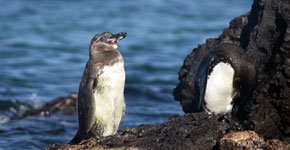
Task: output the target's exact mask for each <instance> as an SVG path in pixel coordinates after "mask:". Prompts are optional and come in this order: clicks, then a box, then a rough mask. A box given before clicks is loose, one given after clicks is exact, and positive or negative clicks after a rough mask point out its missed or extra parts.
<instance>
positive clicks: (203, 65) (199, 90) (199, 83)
mask: <svg viewBox="0 0 290 150" xmlns="http://www.w3.org/2000/svg"><path fill="white" fill-rule="evenodd" d="M211 61H212V60H211V57H210V56H209V54H207V55H206V56H205V57H203V58H202V59H201V60H200V61H199V64H198V66H197V69H196V74H195V78H194V90H195V94H196V98H195V101H194V104H195V105H194V107H195V110H196V111H198V112H199V111H202V110H203V108H202V105H203V104H204V103H205V102H204V95H205V90H206V85H207V76H208V72H209V67H210V64H211Z"/></svg>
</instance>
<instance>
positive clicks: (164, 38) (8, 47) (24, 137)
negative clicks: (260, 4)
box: [0, 0, 252, 149]
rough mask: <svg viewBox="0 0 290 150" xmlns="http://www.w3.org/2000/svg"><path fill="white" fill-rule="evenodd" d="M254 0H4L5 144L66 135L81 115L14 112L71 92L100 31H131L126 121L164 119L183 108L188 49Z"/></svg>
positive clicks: (0, 139)
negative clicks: (180, 97)
mask: <svg viewBox="0 0 290 150" xmlns="http://www.w3.org/2000/svg"><path fill="white" fill-rule="evenodd" d="M251 3H252V1H251V0H242V1H241V0H219V1H213V0H195V1H178V0H146V1H144V0H138V1H136V0H134V1H133V0H132V1H129V0H127V1H120V0H110V1H101V0H80V1H77V0H73V1H72V0H71V1H67V0H9V1H7V0H0V4H1V9H0V66H1V68H0V77H1V78H0V149H39V148H43V147H46V146H47V145H49V144H52V143H66V142H68V141H69V140H70V139H71V138H72V136H73V135H74V134H75V131H76V129H77V117H76V114H74V115H64V114H62V113H57V114H53V115H51V116H49V117H38V116H31V117H27V118H24V119H16V120H10V117H11V116H12V115H11V114H17V112H19V111H20V110H22V109H30V108H31V107H33V108H35V107H39V106H41V105H43V104H44V103H46V102H49V101H50V100H52V99H54V98H56V97H58V96H65V95H68V94H69V93H71V92H76V91H78V85H79V82H80V79H81V76H82V73H83V69H84V66H85V63H86V61H87V59H88V46H89V42H90V40H91V38H92V37H93V36H94V35H95V34H96V33H99V32H103V31H111V32H114V33H116V32H121V31H125V32H127V33H128V37H127V38H126V39H124V40H122V41H121V42H120V46H119V47H120V48H119V49H120V51H121V53H122V54H123V56H124V58H125V63H126V79H127V80H126V93H125V95H126V100H127V110H126V117H125V121H124V122H123V123H122V125H121V128H125V127H135V126H137V125H140V124H143V123H146V124H153V123H161V122H164V121H166V120H167V118H168V117H169V116H171V115H173V114H183V112H182V110H181V107H180V105H179V104H178V103H177V102H175V101H174V100H173V96H172V90H173V88H174V87H175V85H176V84H177V83H178V75H177V73H178V71H179V69H180V67H181V65H182V63H183V60H184V58H185V56H186V55H187V54H188V53H190V52H191V50H192V49H193V48H194V47H196V46H197V45H198V44H202V43H204V42H205V40H206V39H207V38H210V37H217V36H218V35H219V34H220V33H221V32H222V31H223V29H224V28H226V27H227V26H228V25H229V24H228V23H229V21H230V20H232V19H233V18H234V17H236V16H239V15H241V14H243V13H245V12H247V11H249V10H250V8H251Z"/></svg>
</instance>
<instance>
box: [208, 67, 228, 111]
mask: <svg viewBox="0 0 290 150" xmlns="http://www.w3.org/2000/svg"><path fill="white" fill-rule="evenodd" d="M233 78H234V69H233V68H232V66H231V65H230V64H228V63H223V62H220V63H218V64H217V65H216V66H214V68H213V70H212V72H211V73H210V74H209V76H208V80H207V85H206V92H205V97H204V100H205V103H206V105H205V107H206V108H207V109H208V110H209V111H210V113H214V114H222V113H227V112H230V111H231V110H232V108H233V106H232V104H231V103H232V98H233Z"/></svg>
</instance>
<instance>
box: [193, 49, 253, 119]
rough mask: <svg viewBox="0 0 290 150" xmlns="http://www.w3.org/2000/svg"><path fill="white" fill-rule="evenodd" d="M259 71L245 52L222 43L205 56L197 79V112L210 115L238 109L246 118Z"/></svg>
mask: <svg viewBox="0 0 290 150" xmlns="http://www.w3.org/2000/svg"><path fill="white" fill-rule="evenodd" d="M256 80H257V71H256V68H255V65H254V63H253V61H252V60H251V59H250V57H249V56H248V55H247V54H246V51H245V50H244V49H242V48H241V47H238V46H236V45H234V44H221V45H220V46H217V47H215V48H214V49H212V50H210V51H209V52H208V53H207V54H206V55H204V56H203V57H202V58H201V59H200V61H199V63H198V66H197V70H196V74H195V78H194V90H195V93H196V98H195V101H194V102H195V103H194V104H195V105H194V107H195V108H194V109H195V110H197V111H203V110H205V111H207V112H208V113H209V114H212V113H213V114H227V113H229V112H232V110H233V109H234V110H235V113H239V114H237V115H238V117H242V116H243V115H244V111H246V110H245V109H246V106H247V105H248V104H249V100H250V98H251V95H252V92H253V90H254V89H255V87H256V84H257V83H256V82H257V81H256Z"/></svg>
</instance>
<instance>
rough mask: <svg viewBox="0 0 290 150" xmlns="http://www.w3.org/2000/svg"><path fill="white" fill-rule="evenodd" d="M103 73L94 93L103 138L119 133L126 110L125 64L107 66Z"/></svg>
mask: <svg viewBox="0 0 290 150" xmlns="http://www.w3.org/2000/svg"><path fill="white" fill-rule="evenodd" d="M102 72H103V73H102V74H101V75H100V76H99V78H98V86H97V87H98V88H97V89H96V90H95V92H94V93H93V95H94V98H95V100H96V101H97V103H95V105H96V106H95V108H96V111H95V117H96V120H98V121H99V123H100V124H103V125H102V126H103V127H104V132H103V136H108V135H111V134H115V133H116V132H117V130H118V127H119V123H120V121H121V119H122V115H123V110H124V109H125V102H124V95H123V93H124V84H125V70H124V63H116V64H114V65H113V66H105V67H104V68H103V71H102ZM112 110H113V111H112Z"/></svg>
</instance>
